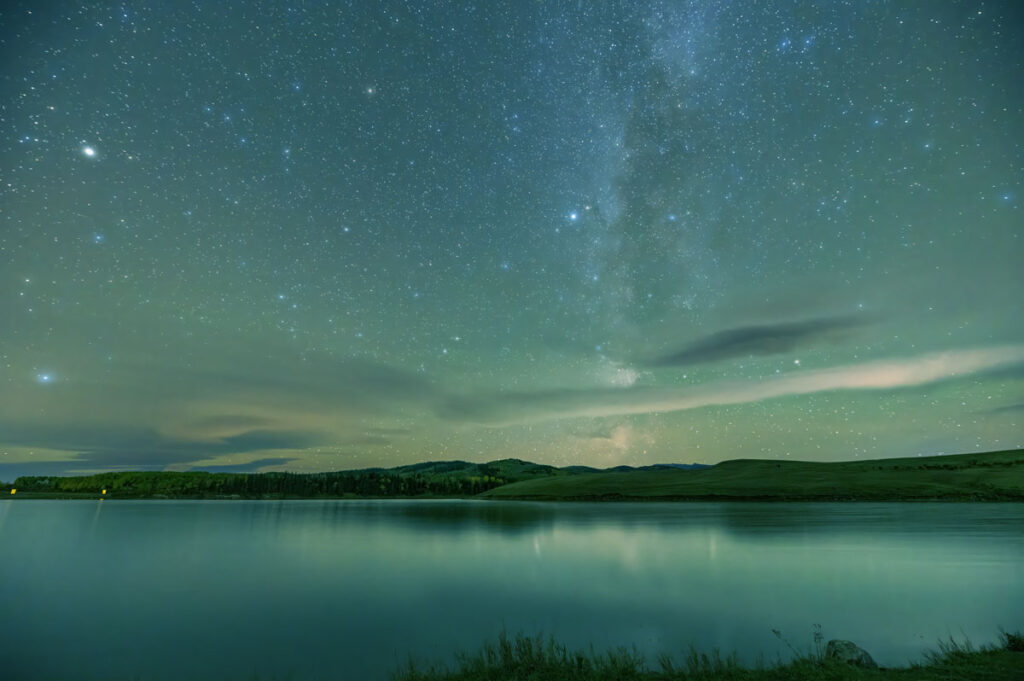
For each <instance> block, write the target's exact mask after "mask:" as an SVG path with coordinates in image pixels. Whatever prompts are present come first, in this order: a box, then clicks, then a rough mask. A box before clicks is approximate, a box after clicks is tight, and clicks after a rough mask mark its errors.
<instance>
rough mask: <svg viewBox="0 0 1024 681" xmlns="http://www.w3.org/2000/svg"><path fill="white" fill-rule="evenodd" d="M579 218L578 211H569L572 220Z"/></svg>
mask: <svg viewBox="0 0 1024 681" xmlns="http://www.w3.org/2000/svg"><path fill="white" fill-rule="evenodd" d="M577 218H579V214H578V213H576V212H575V211H573V212H572V213H569V219H570V220H576V219H577Z"/></svg>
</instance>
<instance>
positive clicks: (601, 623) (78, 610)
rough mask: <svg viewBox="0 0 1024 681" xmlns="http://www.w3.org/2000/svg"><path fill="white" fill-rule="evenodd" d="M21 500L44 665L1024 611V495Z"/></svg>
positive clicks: (753, 648)
mask: <svg viewBox="0 0 1024 681" xmlns="http://www.w3.org/2000/svg"><path fill="white" fill-rule="evenodd" d="M0 506H2V508H0V550H2V552H3V554H2V558H0V602H2V603H3V604H4V611H5V616H4V617H3V618H2V619H0V660H6V661H9V662H8V664H10V663H13V664H14V667H13V668H15V669H18V668H20V669H24V670H28V675H27V676H25V678H68V675H69V674H71V675H73V676H74V677H75V678H97V679H99V678H135V677H140V678H142V679H182V678H196V679H200V678H229V679H242V678H247V677H251V676H252V674H253V672H254V671H255V672H258V673H259V675H260V677H261V678H272V677H274V676H275V675H276V676H277V677H278V678H283V677H286V676H287V675H288V674H293V678H295V679H296V680H299V681H301V680H302V679H307V678H362V679H374V678H386V677H387V672H388V671H390V670H391V669H394V668H395V667H396V666H397V665H398V664H400V663H401V662H402V661H403V660H404V659H405V658H406V656H407V655H409V654H412V655H413V656H415V657H417V658H420V659H424V658H426V659H431V660H434V659H438V658H448V657H449V656H450V654H451V652H452V651H454V650H458V649H475V648H477V647H478V646H479V644H480V643H481V642H482V641H483V640H484V639H486V638H493V637H494V636H496V634H497V633H498V632H499V631H500V630H501V629H502V628H505V629H507V630H509V631H511V632H515V631H519V630H523V631H526V632H527V633H537V632H539V631H543V632H544V633H551V634H554V635H556V636H557V637H558V638H559V639H560V640H562V641H564V642H566V643H567V644H568V645H569V646H570V647H579V648H587V647H589V646H590V645H591V644H593V645H594V646H595V647H596V648H602V647H612V646H618V645H627V646H629V645H636V646H637V647H638V648H639V649H640V650H642V651H644V652H645V653H648V654H650V655H651V656H652V659H653V656H654V655H655V654H657V653H658V652H661V651H668V652H682V651H684V650H685V649H686V648H687V646H688V645H689V644H691V643H692V644H694V645H695V646H696V647H697V648H698V649H704V650H709V649H710V648H712V647H715V646H717V647H720V648H722V649H723V650H725V651H731V650H737V651H739V652H740V654H741V657H742V658H744V659H746V660H747V661H751V662H752V661H756V659H757V657H758V656H759V655H761V654H763V655H764V656H765V657H766V658H767V659H769V660H770V659H774V657H775V656H776V655H783V656H785V655H786V654H787V652H788V651H787V649H786V648H785V646H784V645H783V644H782V643H781V642H780V641H778V640H777V639H776V638H775V636H774V635H773V634H772V633H771V630H772V629H778V630H780V631H781V632H782V633H783V634H784V635H785V636H786V637H787V638H788V639H789V640H790V641H791V642H792V643H793V644H794V645H795V646H796V647H797V648H799V649H807V648H809V646H810V644H811V636H812V633H813V625H814V624H821V625H822V627H823V630H824V633H825V636H826V638H832V637H836V638H848V639H851V640H854V641H856V642H857V643H859V644H860V645H862V646H863V647H865V648H866V649H868V650H869V651H870V652H871V653H872V654H873V655H874V656H875V658H876V659H877V660H878V661H879V662H880V663H882V664H902V663H904V662H906V661H907V660H908V659H918V656H919V654H920V652H921V651H922V650H924V649H926V648H930V647H932V646H934V643H935V641H936V639H938V638H939V637H946V636H948V635H950V634H954V635H956V636H961V635H963V634H966V635H968V636H969V637H970V638H971V640H972V641H973V642H975V643H985V642H992V641H994V640H995V638H996V636H997V632H998V627H999V626H1002V627H1004V628H1006V629H1009V630H1013V629H1016V628H1022V627H1024V621H1022V620H1021V615H1020V613H1019V608H1017V607H1016V605H1019V603H1021V602H1024V567H1022V566H1024V505H1021V504H756V503H733V504H714V503H708V504H697V503H693V504H583V503H579V504H577V503H573V504H543V503H516V502H465V501H463V502H451V501H422V502H420V501H417V502H409V501H296V502H243V501H232V502H188V501H138V502H133V501H117V500H105V501H102V502H100V501H96V502H86V501H33V500H19V501H10V500H8V501H6V502H5V503H3V504H0ZM101 509H102V510H101ZM10 668H11V667H10V666H8V669H10ZM89 670H96V673H95V674H94V675H92V676H90V673H89ZM100 670H102V671H100ZM15 678H18V677H17V676H16V677H15Z"/></svg>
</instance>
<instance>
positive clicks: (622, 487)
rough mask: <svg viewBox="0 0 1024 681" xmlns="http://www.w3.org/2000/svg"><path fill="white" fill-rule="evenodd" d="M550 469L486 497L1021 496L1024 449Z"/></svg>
mask: <svg viewBox="0 0 1024 681" xmlns="http://www.w3.org/2000/svg"><path fill="white" fill-rule="evenodd" d="M685 468H686V467H683V468H682V469H681V468H679V467H677V466H674V465H672V464H668V465H660V466H658V465H656V466H645V467H643V468H639V469H629V468H628V467H625V468H623V467H620V468H616V469H612V470H611V471H605V472H600V473H597V474H581V475H576V476H572V477H565V478H557V477H549V478H542V479H536V480H527V481H522V482H516V483H511V484H508V485H503V486H501V487H498V488H495V489H492V490H488V491H487V492H484V493H483V495H482V496H484V497H486V498H492V499H534V500H552V501H553V500H581V501H610V500H622V501H629V500H634V501H639V500H662V501H671V500H689V501H698V500H705V501H742V500H751V501H753V500H758V501H924V500H949V501H1024V450H1010V451H1002V452H987V453H981V454H956V455H950V456H929V457H907V458H899V459H869V460H864V461H843V462H837V463H816V462H809V461H778V460H771V459H734V460H731V461H723V462H721V463H719V464H717V465H715V466H701V467H698V468H696V469H693V468H691V469H690V470H686V469H685Z"/></svg>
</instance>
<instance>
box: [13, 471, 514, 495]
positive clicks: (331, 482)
mask: <svg viewBox="0 0 1024 681" xmlns="http://www.w3.org/2000/svg"><path fill="white" fill-rule="evenodd" d="M505 482H506V481H505V480H503V479H501V478H498V477H495V476H491V475H480V476H461V477H456V476H436V475H434V476H429V477H428V476H425V475H421V474H411V475H402V474H398V473H390V472H387V471H340V472H336V473H207V472H202V471H195V472H187V473H177V472H168V471H158V472H157V471H134V472H116V473H98V474H95V475H83V476H76V477H61V476H53V475H34V476H23V477H20V478H18V479H17V480H15V482H14V485H13V487H16V488H17V489H18V492H19V493H20V492H22V491H25V492H42V493H51V494H62V493H68V494H84V493H94V494H100V493H101V492H102V491H103V490H106V496H108V497H115V496H116V497H150V496H166V497H199V498H202V497H233V496H237V497H242V498H254V499H259V498H264V497H280V496H292V497H345V496H358V497H418V496H473V495H476V494H480V493H481V492H485V491H487V490H489V489H493V488H495V487H498V486H500V485H503V484H505Z"/></svg>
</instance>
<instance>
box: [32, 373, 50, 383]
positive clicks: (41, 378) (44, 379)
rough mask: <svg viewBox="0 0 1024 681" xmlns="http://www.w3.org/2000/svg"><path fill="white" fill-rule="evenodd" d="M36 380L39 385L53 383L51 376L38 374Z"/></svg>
mask: <svg viewBox="0 0 1024 681" xmlns="http://www.w3.org/2000/svg"><path fill="white" fill-rule="evenodd" d="M36 380H37V381H39V382H40V383H53V374H38V375H37V376H36Z"/></svg>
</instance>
